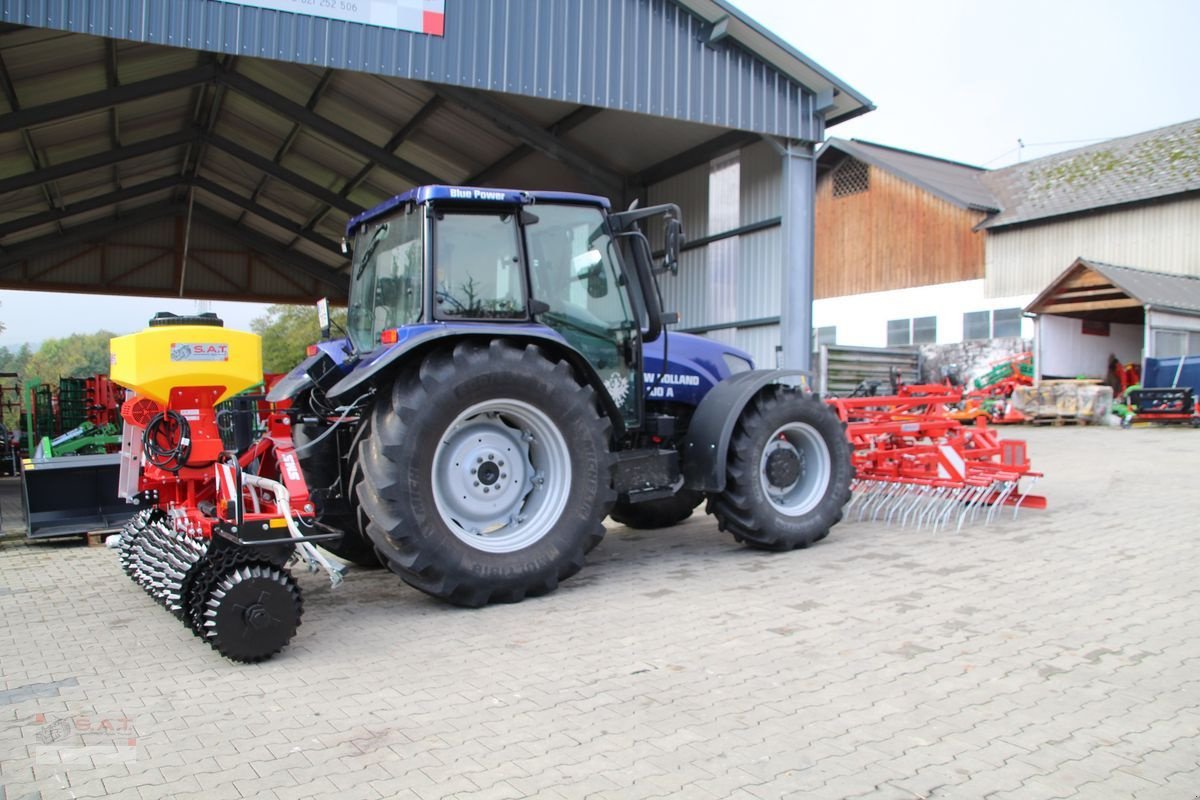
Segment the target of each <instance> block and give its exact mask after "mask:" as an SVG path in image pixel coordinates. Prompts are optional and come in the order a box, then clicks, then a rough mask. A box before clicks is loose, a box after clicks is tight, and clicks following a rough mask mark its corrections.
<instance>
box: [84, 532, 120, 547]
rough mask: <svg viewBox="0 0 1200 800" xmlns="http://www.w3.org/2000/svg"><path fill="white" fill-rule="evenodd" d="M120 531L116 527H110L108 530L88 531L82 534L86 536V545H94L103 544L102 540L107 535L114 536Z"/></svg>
mask: <svg viewBox="0 0 1200 800" xmlns="http://www.w3.org/2000/svg"><path fill="white" fill-rule="evenodd" d="M120 532H121V531H120V529H119V528H118V529H115V530H112V529H110V530H104V531H92V532H90V533H85V534H84V536H85V537H86V538H87V544H88V547H95V546H96V545H103V544H104V541H105V540H106V539H107V538H108V537H110V536H116V535H118V534H119V533H120Z"/></svg>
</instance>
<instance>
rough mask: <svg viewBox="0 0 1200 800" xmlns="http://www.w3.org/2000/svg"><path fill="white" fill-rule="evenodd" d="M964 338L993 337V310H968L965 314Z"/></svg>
mask: <svg viewBox="0 0 1200 800" xmlns="http://www.w3.org/2000/svg"><path fill="white" fill-rule="evenodd" d="M963 338H964V339H990V338H992V312H990V311H968V312H967V313H965V314H963Z"/></svg>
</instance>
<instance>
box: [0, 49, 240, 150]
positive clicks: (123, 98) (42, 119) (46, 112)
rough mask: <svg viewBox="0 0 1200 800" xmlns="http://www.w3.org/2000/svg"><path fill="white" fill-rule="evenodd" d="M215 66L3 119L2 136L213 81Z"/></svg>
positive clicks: (9, 115) (11, 113) (127, 85)
mask: <svg viewBox="0 0 1200 800" xmlns="http://www.w3.org/2000/svg"><path fill="white" fill-rule="evenodd" d="M217 71H218V69H217V66H216V65H215V64H205V65H204V66H200V67H195V68H193V69H185V70H182V71H180V72H172V73H169V74H167V75H159V76H157V77H154V78H149V79H147V80H144V81H136V82H134V83H126V84H122V85H120V86H116V87H114V88H109V89H102V90H100V91H98V92H92V93H90V94H84V95H79V96H78V97H68V98H67V99H66V100H58V101H56V102H53V103H44V104H42V105H40V106H32V107H30V108H23V109H21V110H20V111H13V112H10V113H8V114H4V115H3V116H0V133H10V132H12V131H18V130H21V129H22V128H29V127H33V126H35V125H43V124H45V123H47V122H55V121H57V120H60V119H67V118H69V117H75V116H78V115H80V114H87V113H90V112H93V111H100V110H102V109H106V108H111V107H113V106H116V105H120V104H121V103H128V102H130V101H131V100H141V99H143V98H146V97H153V96H155V95H159V94H165V93H167V92H173V91H176V90H178V89H186V88H189V87H191V86H196V85H197V84H201V83H207V82H208V81H211V80H212V79H213V78H214V77H215V76H216V74H217Z"/></svg>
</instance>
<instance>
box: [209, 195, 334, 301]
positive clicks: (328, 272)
mask: <svg viewBox="0 0 1200 800" xmlns="http://www.w3.org/2000/svg"><path fill="white" fill-rule="evenodd" d="M193 213H194V214H195V216H196V218H197V219H200V220H202V221H203V222H204V224H205V225H208V226H209V227H211V228H216V229H217V230H219V231H222V232H223V233H227V234H229V235H230V236H231V237H233V238H234V239H237V240H238V241H240V242H241V243H242V244H244V245H246V246H247V247H249V248H250V249H252V250H255V251H257V252H259V253H262V254H263V255H265V256H270V257H271V258H274V259H276V260H277V261H279V262H280V263H281V264H286V265H288V266H289V267H295V268H296V269H297V270H299V271H300V272H302V273H304V274H305V275H308V276H309V277H310V278H316V279H317V280H318V281H320V282H321V283H324V284H326V285H328V286H330V287H332V288H334V289H335V290H337V291H339V292H340V293H341V295H342V296H345V295H346V294H347V293H348V292H349V291H350V279H349V277H347V276H346V275H343V274H341V273H339V272H336V271H334V270H333V269H332V268H331V267H329V266H328V265H326V264H323V263H321V262H320V261H317V260H316V259H315V258H310V257H309V256H306V255H304V254H303V253H297V252H296V251H295V250H288V249H287V248H285V247H284V246H283V245H281V244H279V243H278V242H276V241H274V240H273V239H270V238H268V237H266V236H263V235H262V234H260V233H256V232H255V231H252V230H250V229H249V228H244V227H242V226H241V225H238V224H237V223H235V222H234V221H233V220H231V219H229V218H228V217H226V216H224V215H222V214H218V213H217V212H216V211H212V210H211V209H209V208H206V207H205V206H203V205H196V207H195V209H194V212H193Z"/></svg>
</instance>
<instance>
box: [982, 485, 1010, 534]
mask: <svg viewBox="0 0 1200 800" xmlns="http://www.w3.org/2000/svg"><path fill="white" fill-rule="evenodd" d="M1016 489H1017V482H1016V481H1004V489H1003V490H1001V492H1000V495H999V497H997V498H996V500H995V501H994V502H993V503H992V506H991V508H989V509H988V515H987V524H989V525H990V524H991V522H992V520H993V519H995V518H996V517H997V516H999V515H1000V509H1001V508H1003V507H1004V504H1005V503H1007V502H1008V498H1009V497H1010V496H1012V493H1013V492H1015V491H1016Z"/></svg>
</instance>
